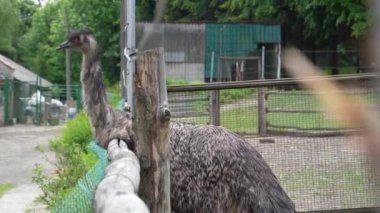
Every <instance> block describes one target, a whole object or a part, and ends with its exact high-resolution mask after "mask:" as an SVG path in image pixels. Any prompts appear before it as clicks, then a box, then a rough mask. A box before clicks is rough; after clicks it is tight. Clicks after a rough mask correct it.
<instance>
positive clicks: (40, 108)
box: [0, 79, 82, 126]
mask: <svg viewBox="0 0 380 213" xmlns="http://www.w3.org/2000/svg"><path fill="white" fill-rule="evenodd" d="M66 89H67V87H66V86H65V85H53V86H51V87H41V86H39V84H38V81H36V82H20V81H16V80H8V79H6V80H4V82H3V83H2V84H1V83H0V111H1V112H0V115H1V119H0V126H4V125H12V124H36V125H58V124H62V123H64V122H65V120H67V119H70V118H72V117H73V116H74V115H75V113H76V112H79V110H80V109H81V101H82V99H81V94H80V87H79V86H78V85H71V86H70V91H71V96H70V98H69V99H67V91H66Z"/></svg>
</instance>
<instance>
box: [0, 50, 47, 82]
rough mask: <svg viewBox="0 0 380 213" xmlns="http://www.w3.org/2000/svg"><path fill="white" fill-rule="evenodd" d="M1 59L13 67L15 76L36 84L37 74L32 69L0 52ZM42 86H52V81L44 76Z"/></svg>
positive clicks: (22, 80) (20, 79)
mask: <svg viewBox="0 0 380 213" xmlns="http://www.w3.org/2000/svg"><path fill="white" fill-rule="evenodd" d="M0 61H1V62H2V63H4V64H5V65H7V66H9V67H11V68H12V69H13V70H14V71H15V72H14V78H15V79H17V80H19V81H21V82H28V83H30V84H32V85H36V81H37V75H36V74H35V73H33V72H32V71H30V70H28V69H26V68H25V67H23V66H21V65H20V64H18V63H16V62H14V61H12V60H11V59H9V58H7V57H5V56H3V55H1V54H0ZM40 86H42V87H50V86H52V83H50V82H49V81H47V80H45V79H44V78H41V85H40Z"/></svg>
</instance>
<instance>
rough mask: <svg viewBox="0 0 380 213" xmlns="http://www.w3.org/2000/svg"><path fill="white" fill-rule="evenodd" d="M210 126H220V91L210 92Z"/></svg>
mask: <svg viewBox="0 0 380 213" xmlns="http://www.w3.org/2000/svg"><path fill="white" fill-rule="evenodd" d="M210 124H212V125H215V126H219V125H220V91H219V90H213V91H211V96H210Z"/></svg>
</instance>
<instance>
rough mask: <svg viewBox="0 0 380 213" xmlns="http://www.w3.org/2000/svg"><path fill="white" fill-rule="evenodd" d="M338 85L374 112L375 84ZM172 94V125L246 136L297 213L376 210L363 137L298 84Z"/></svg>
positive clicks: (349, 81)
mask: <svg viewBox="0 0 380 213" xmlns="http://www.w3.org/2000/svg"><path fill="white" fill-rule="evenodd" d="M337 79H339V80H341V81H342V83H343V84H345V86H346V88H347V89H346V91H345V93H347V94H349V95H350V96H352V97H353V100H354V101H359V100H360V101H362V102H365V103H367V107H369V108H371V107H375V106H377V105H376V104H378V100H377V99H378V98H377V94H378V92H379V91H377V90H376V89H375V87H374V86H373V83H374V81H373V80H372V79H373V76H359V77H349V78H346V79H343V78H340V77H337ZM186 90H187V92H185V91H186ZM168 91H169V103H170V106H171V109H172V111H173V120H179V121H186V122H192V123H198V124H217V125H221V126H224V127H226V128H228V129H230V130H232V131H234V132H237V133H239V134H241V135H244V136H245V137H246V138H247V141H248V142H249V143H250V144H252V146H254V147H255V148H256V149H257V150H258V151H259V152H260V153H261V154H262V155H263V157H264V158H265V160H266V161H267V162H268V164H269V165H270V166H271V168H272V170H273V171H274V172H275V174H276V175H277V177H278V179H279V181H280V183H281V185H282V186H283V187H284V188H285V190H286V191H287V193H288V194H289V196H290V197H291V198H292V199H293V201H294V202H295V204H296V208H297V211H328V210H339V209H357V208H369V207H377V206H378V203H377V202H376V200H375V192H376V188H375V181H374V179H375V174H374V173H373V169H371V167H372V166H373V163H372V162H371V159H370V158H369V157H368V156H367V154H366V152H365V150H364V148H363V147H362V146H361V144H360V140H361V137H360V136H358V135H356V134H353V133H355V132H356V131H357V129H353V128H350V127H347V126H345V125H344V124H340V123H338V122H337V121H335V119H334V116H333V115H329V114H326V112H325V111H324V109H323V107H322V106H321V105H320V103H319V101H318V100H317V98H316V97H315V96H314V95H313V94H311V93H310V92H309V91H307V90H303V89H301V88H299V87H298V86H297V84H296V81H294V80H280V81H272V82H268V81H255V82H251V83H247V82H245V83H236V84H231V83H224V84H217V83H215V84H210V85H202V86H182V87H172V88H169V90H168ZM334 92H335V91H331V93H334Z"/></svg>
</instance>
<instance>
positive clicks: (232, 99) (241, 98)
mask: <svg viewBox="0 0 380 213" xmlns="http://www.w3.org/2000/svg"><path fill="white" fill-rule="evenodd" d="M267 92H268V93H267V94H268V99H267V102H266V107H267V109H268V112H267V114H266V116H267V117H266V119H267V122H268V123H270V124H273V125H280V126H294V127H298V128H309V129H313V128H325V129H329V128H343V127H345V126H344V125H342V124H340V123H338V122H337V121H336V120H335V119H334V116H333V115H330V114H327V113H324V112H317V113H282V112H273V110H293V111H303V110H307V111H317V110H322V109H323V107H322V106H321V104H320V102H319V100H318V99H317V98H316V97H315V96H313V95H310V92H308V91H304V90H288V91H285V90H274V89H272V90H270V91H267ZM208 94H209V93H208V92H204V91H201V92H197V93H193V95H194V96H198V97H206V96H207V95H208ZM256 97H257V90H255V89H234V90H222V91H221V93H220V99H221V105H222V110H221V113H220V121H221V125H222V126H224V127H226V128H228V129H231V130H232V131H235V132H239V133H247V134H254V133H257V129H258V106H257V98H256ZM352 97H353V99H354V100H355V101H357V100H362V101H364V103H367V104H374V103H375V102H376V97H375V96H374V94H372V93H368V94H354V95H352ZM230 105H231V106H230ZM193 106H194V108H195V109H196V110H198V111H203V112H204V111H206V109H207V107H208V102H206V101H195V102H193ZM226 106H229V108H226ZM223 107H224V108H225V109H223ZM186 121H189V122H194V123H198V124H207V123H208V122H209V117H208V116H200V117H193V118H190V119H188V120H186ZM271 128H272V129H277V130H284V128H274V127H271Z"/></svg>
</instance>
